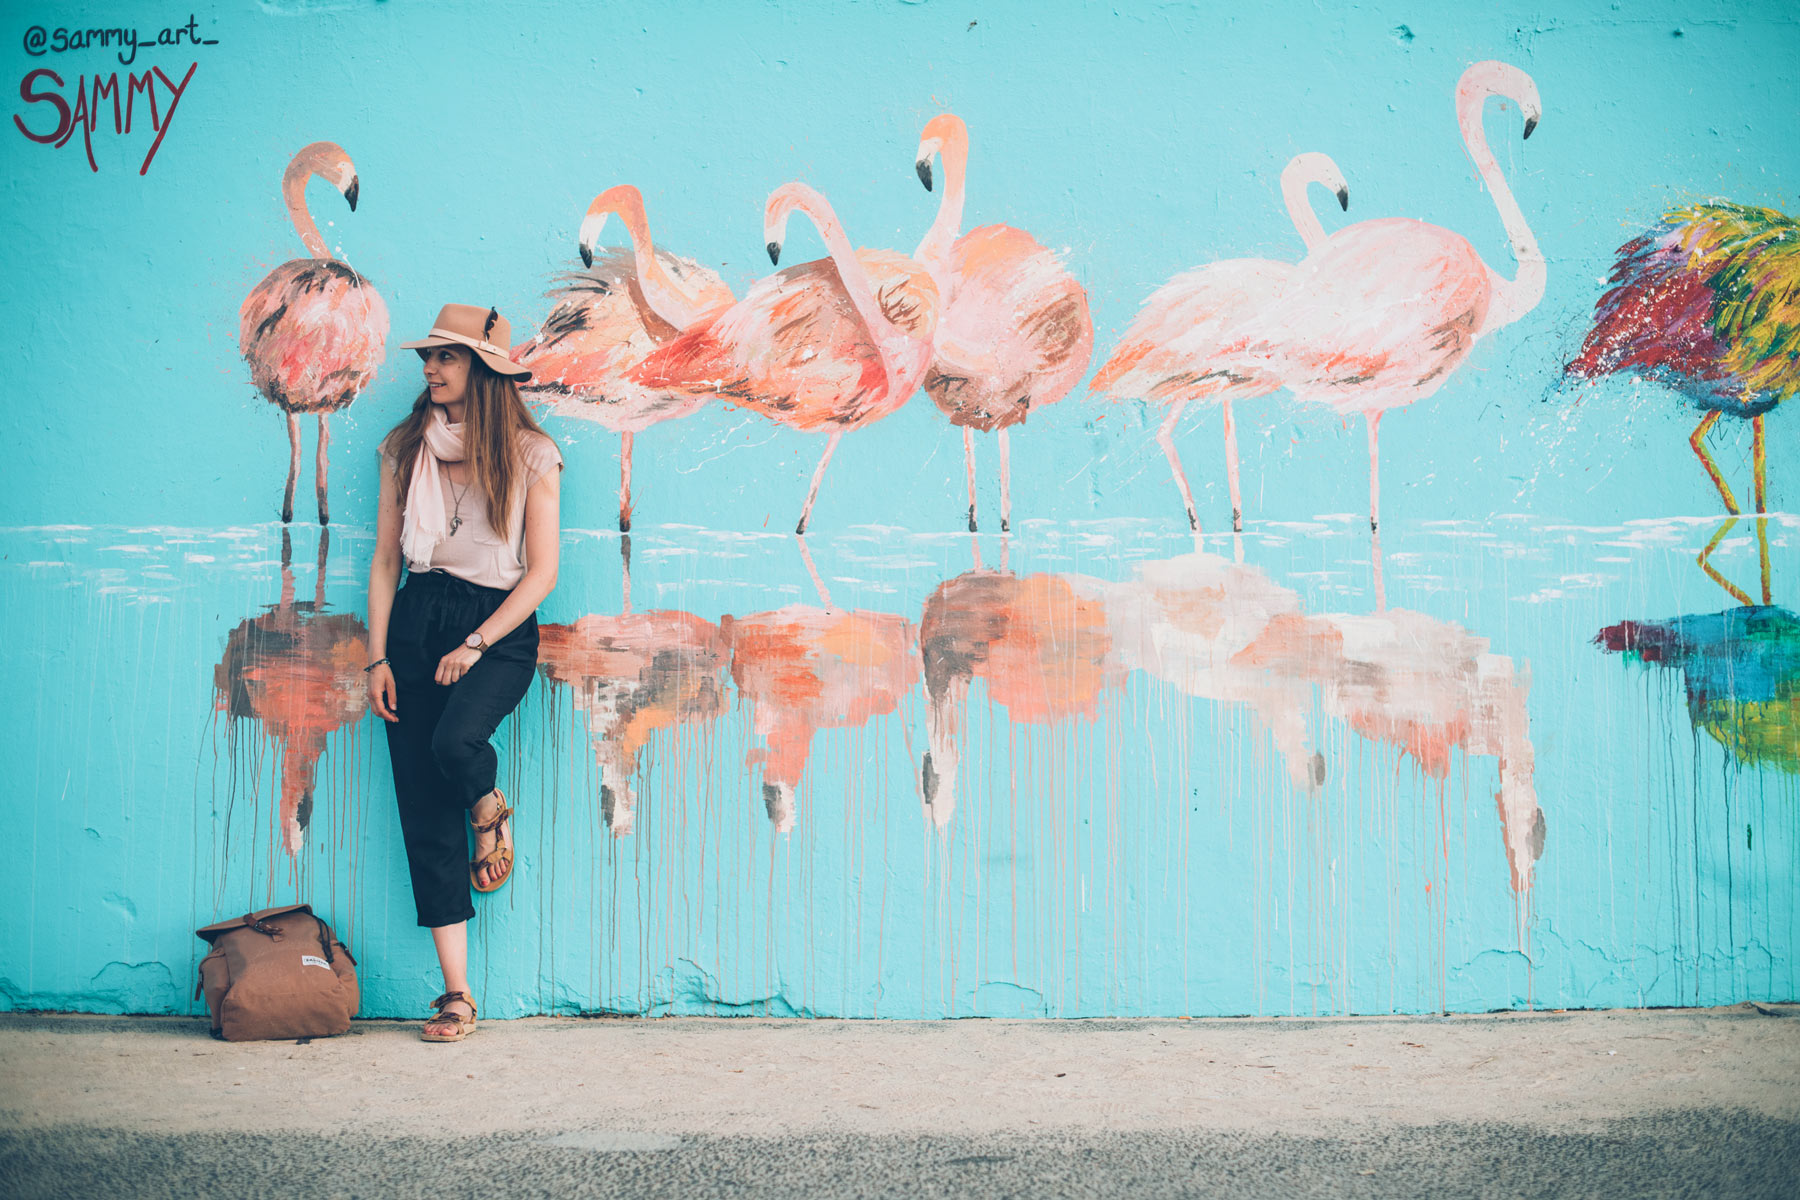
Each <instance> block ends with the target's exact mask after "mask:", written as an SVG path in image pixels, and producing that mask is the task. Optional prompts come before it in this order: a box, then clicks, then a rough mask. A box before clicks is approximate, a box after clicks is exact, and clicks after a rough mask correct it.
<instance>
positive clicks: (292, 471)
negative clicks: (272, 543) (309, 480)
mask: <svg viewBox="0 0 1800 1200" xmlns="http://www.w3.org/2000/svg"><path fill="white" fill-rule="evenodd" d="M287 431H288V477H287V491H285V492H283V493H282V496H281V523H282V524H283V525H286V524H287V523H288V522H289V521H292V520H293V519H294V483H295V481H296V480H298V479H299V478H300V416H299V414H298V413H288V414H287Z"/></svg>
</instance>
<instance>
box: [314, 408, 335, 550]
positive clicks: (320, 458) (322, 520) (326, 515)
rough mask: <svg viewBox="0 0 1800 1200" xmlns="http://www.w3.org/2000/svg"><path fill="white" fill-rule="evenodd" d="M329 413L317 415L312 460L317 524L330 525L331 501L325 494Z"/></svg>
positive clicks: (329, 429)
mask: <svg viewBox="0 0 1800 1200" xmlns="http://www.w3.org/2000/svg"><path fill="white" fill-rule="evenodd" d="M329 419H330V414H329V413H320V414H319V452H318V454H316V455H315V456H314V458H313V474H314V486H315V487H316V488H317V489H318V493H319V524H321V525H329V524H331V501H330V500H329V499H327V498H326V494H325V472H326V470H327V469H328V468H329V466H330V460H329V458H328V456H327V451H328V449H329V447H330V445H331V426H330V425H328V424H327V423H326V422H327V421H328V420H329Z"/></svg>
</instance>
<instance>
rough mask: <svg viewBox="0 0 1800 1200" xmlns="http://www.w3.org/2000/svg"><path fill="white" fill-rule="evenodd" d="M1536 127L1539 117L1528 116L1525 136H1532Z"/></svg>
mask: <svg viewBox="0 0 1800 1200" xmlns="http://www.w3.org/2000/svg"><path fill="white" fill-rule="evenodd" d="M1536 128H1537V118H1536V117H1526V118H1525V136H1526V137H1530V136H1531V131H1532V130H1534V129H1536Z"/></svg>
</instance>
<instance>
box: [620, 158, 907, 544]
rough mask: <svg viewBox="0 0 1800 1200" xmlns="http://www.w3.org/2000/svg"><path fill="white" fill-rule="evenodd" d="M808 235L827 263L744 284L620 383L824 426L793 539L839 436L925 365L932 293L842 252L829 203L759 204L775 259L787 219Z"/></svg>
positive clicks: (778, 196)
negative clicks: (800, 219) (803, 223)
mask: <svg viewBox="0 0 1800 1200" xmlns="http://www.w3.org/2000/svg"><path fill="white" fill-rule="evenodd" d="M796 212H798V213H800V214H802V215H803V216H805V217H807V218H808V219H809V220H811V221H812V222H813V224H814V225H815V226H817V227H818V230H819V236H820V237H821V238H822V239H823V240H824V242H825V246H826V249H827V250H829V251H830V257H828V258H822V259H817V260H815V261H813V262H808V263H801V264H800V265H798V266H794V267H789V268H788V269H786V270H784V271H780V272H777V273H776V274H774V275H770V276H768V277H766V278H764V279H760V280H758V281H757V282H756V283H755V284H754V285H752V286H751V288H750V290H749V292H748V293H747V294H746V295H745V296H744V298H743V299H742V300H740V301H738V302H737V303H736V304H734V305H732V306H731V307H730V308H726V309H723V310H719V311H715V312H713V313H711V314H708V315H707V316H704V317H702V318H701V319H700V320H698V321H697V322H695V323H694V324H693V325H691V326H690V327H688V328H687V329H686V330H684V331H683V332H682V333H681V334H680V335H679V336H677V337H676V338H675V339H674V340H672V341H670V342H668V343H667V344H665V345H664V346H662V347H661V348H660V349H658V350H656V351H655V352H654V353H653V354H651V355H650V356H649V357H648V358H646V359H645V360H644V361H643V362H642V363H640V364H639V365H638V366H637V367H635V368H633V369H632V370H630V371H629V372H628V373H627V377H628V378H629V379H631V380H632V381H633V382H634V383H636V384H638V385H639V386H641V387H644V388H648V389H651V390H653V391H664V390H666V391H671V392H676V393H685V394H686V395H688V396H693V397H699V398H702V399H705V398H711V397H714V396H716V397H718V398H719V399H721V400H724V401H725V402H726V403H727V404H732V405H736V406H737V407H739V408H746V409H749V410H750V411H752V412H757V413H761V414H762V415H763V416H766V417H768V418H769V419H771V420H774V421H779V422H781V423H782V424H784V425H787V426H789V427H790V428H793V429H798V430H802V431H804V432H814V431H819V430H826V429H829V430H830V431H831V438H830V440H829V441H828V442H826V444H825V453H824V454H823V455H822V456H820V458H819V466H818V469H817V470H815V471H814V472H813V478H812V487H811V488H810V489H809V490H808V491H807V493H806V505H805V507H804V508H802V509H801V511H800V521H799V524H798V525H797V526H796V527H795V532H797V533H805V532H806V524H807V521H808V519H809V518H810V517H811V515H812V507H813V502H814V500H816V499H817V498H818V495H819V484H820V482H821V481H823V480H824V478H825V467H826V465H827V464H828V463H830V461H831V456H832V454H833V453H834V452H835V451H836V450H837V445H838V441H839V439H841V438H842V437H843V436H844V433H845V431H846V430H850V429H860V428H862V427H863V426H865V425H868V424H870V423H872V422H874V421H878V420H880V419H881V418H882V417H885V416H887V415H888V414H889V413H891V412H894V411H895V410H896V409H898V408H899V407H900V406H901V405H903V404H905V403H906V399H907V397H908V396H910V395H912V393H913V391H914V389H916V388H917V387H918V386H919V380H920V379H921V378H923V376H924V374H925V369H926V367H927V366H928V365H929V364H930V362H931V334H932V329H933V328H934V327H935V325H936V324H937V313H938V292H937V286H936V285H935V284H934V283H933V282H932V280H931V276H930V275H929V274H927V273H926V271H925V269H924V268H923V267H921V266H920V265H919V264H918V263H916V262H914V261H913V260H912V259H910V258H907V257H906V256H905V255H902V254H896V253H894V252H893V251H891V250H854V251H853V250H852V249H851V247H850V241H849V239H848V238H846V237H845V236H844V231H843V227H842V226H840V225H839V224H838V220H837V217H836V215H835V214H834V213H833V212H832V211H831V206H830V205H829V204H827V203H826V201H825V197H823V196H821V195H820V194H819V193H818V192H816V191H814V190H813V189H812V188H810V187H807V186H806V185H805V184H802V183H788V184H783V185H782V186H781V187H778V188H776V189H775V191H774V192H772V193H771V194H770V196H769V203H768V206H767V208H766V209H765V211H764V224H763V231H764V235H765V238H766V240H767V243H768V250H769V258H770V261H772V262H776V263H779V262H780V261H781V243H782V240H783V238H784V237H785V235H786V232H787V224H788V218H789V216H790V215H792V214H793V213H796Z"/></svg>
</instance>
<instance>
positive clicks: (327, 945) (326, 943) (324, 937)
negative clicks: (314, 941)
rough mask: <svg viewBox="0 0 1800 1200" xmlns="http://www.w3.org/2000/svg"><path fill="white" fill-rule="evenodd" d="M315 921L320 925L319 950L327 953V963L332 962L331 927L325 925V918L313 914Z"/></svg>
mask: <svg viewBox="0 0 1800 1200" xmlns="http://www.w3.org/2000/svg"><path fill="white" fill-rule="evenodd" d="M313 920H315V921H317V922H318V923H319V949H320V950H323V951H324V952H325V961H326V962H330V961H331V960H332V954H331V926H329V925H327V924H325V918H324V917H321V916H319V915H318V914H317V913H314V914H313Z"/></svg>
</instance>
